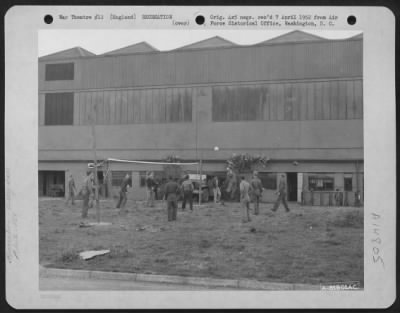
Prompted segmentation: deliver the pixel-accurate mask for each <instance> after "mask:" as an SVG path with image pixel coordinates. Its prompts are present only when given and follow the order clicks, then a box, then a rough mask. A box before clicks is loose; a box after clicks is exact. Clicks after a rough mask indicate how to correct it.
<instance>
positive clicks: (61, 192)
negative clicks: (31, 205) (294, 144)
mask: <svg viewBox="0 0 400 313" xmlns="http://www.w3.org/2000/svg"><path fill="white" fill-rule="evenodd" d="M64 196H65V172H64V171H39V197H64Z"/></svg>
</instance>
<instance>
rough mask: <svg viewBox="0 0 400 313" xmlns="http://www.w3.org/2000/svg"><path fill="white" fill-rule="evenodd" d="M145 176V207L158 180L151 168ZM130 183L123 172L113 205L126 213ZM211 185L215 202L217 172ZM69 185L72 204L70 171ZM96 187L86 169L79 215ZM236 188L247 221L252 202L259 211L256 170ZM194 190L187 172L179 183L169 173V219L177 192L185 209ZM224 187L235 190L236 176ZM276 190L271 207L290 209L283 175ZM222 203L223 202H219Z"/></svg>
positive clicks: (173, 217)
mask: <svg viewBox="0 0 400 313" xmlns="http://www.w3.org/2000/svg"><path fill="white" fill-rule="evenodd" d="M229 175H233V173H232V171H229V170H228V175H227V176H228V178H229ZM231 178H232V176H231ZM145 179H146V190H147V197H146V198H147V201H146V202H147V203H146V205H147V206H148V207H153V206H154V199H155V192H156V188H157V184H156V182H155V180H154V173H152V172H149V173H147V174H146V178H145ZM228 181H229V180H228ZM232 181H233V183H232ZM130 186H132V179H131V177H130V175H129V174H126V175H125V177H124V178H123V180H122V183H121V186H120V191H119V199H118V202H117V205H116V208H117V209H119V213H120V214H125V213H126V209H125V205H126V202H127V192H128V188H129V187H130ZM211 186H212V189H213V196H214V203H215V204H218V203H220V202H221V186H220V181H219V178H218V177H217V176H214V177H213V178H212V182H211ZM68 187H69V189H68V190H69V192H68V195H67V200H66V203H67V204H68V202H69V201H71V203H72V205H73V204H74V196H75V194H76V186H75V181H74V179H73V176H72V174H70V176H69V181H68ZM95 188H96V186H95V185H94V179H93V172H92V171H88V172H87V175H86V177H85V179H84V181H83V186H82V188H81V190H80V194H81V195H82V198H83V202H82V218H86V217H87V214H88V210H89V208H90V207H92V206H93V200H94V191H95ZM239 190H240V203H241V209H242V222H244V223H246V222H249V221H251V218H250V203H251V202H253V203H254V215H259V213H260V199H261V197H262V192H263V186H262V182H261V180H260V178H259V176H258V172H256V171H255V172H253V175H252V178H251V180H250V182H248V181H247V180H246V179H245V177H244V176H242V177H241V178H240V184H239ZM193 191H194V185H193V182H192V181H191V180H190V178H189V175H185V177H184V179H183V181H182V183H181V184H178V182H177V180H174V179H173V178H172V177H169V178H168V182H167V183H166V184H165V186H164V199H165V201H166V204H167V216H168V221H175V220H176V219H177V209H178V198H179V195H182V196H183V200H182V210H185V209H186V204H188V205H189V209H190V211H193ZM226 191H227V193H228V194H231V195H233V193H234V192H235V179H231V180H230V183H228V184H227V186H226ZM277 194H278V197H277V200H276V202H275V203H274V206H273V208H272V211H276V210H277V209H278V207H279V205H280V204H281V203H282V204H283V206H284V207H285V209H286V211H287V212H289V211H290V209H289V207H288V205H287V203H286V181H285V176H284V175H282V177H281V179H280V181H279V187H278V192H277ZM222 204H224V203H223V202H222Z"/></svg>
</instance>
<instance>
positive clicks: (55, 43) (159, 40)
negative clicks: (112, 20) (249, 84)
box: [38, 29, 361, 57]
mask: <svg viewBox="0 0 400 313" xmlns="http://www.w3.org/2000/svg"><path fill="white" fill-rule="evenodd" d="M291 31H293V30H156V29H154V30H126V29H121V30H115V29H109V30H97V29H96V30H82V29H81V30H59V29H58V30H41V31H39V38H38V54H39V57H41V56H44V55H48V54H51V53H55V52H58V51H62V50H65V49H70V48H72V47H82V48H84V49H86V50H89V51H90V52H93V53H95V54H103V53H105V52H108V51H112V50H116V49H120V48H123V47H126V46H129V45H132V44H135V43H139V42H143V41H144V42H147V43H148V44H150V45H151V46H153V47H154V48H156V49H158V50H160V51H168V50H173V49H176V48H179V47H182V46H186V45H190V44H192V43H195V42H198V41H201V40H205V39H207V38H210V37H214V36H220V37H222V38H224V39H227V40H229V41H232V42H233V43H236V44H238V45H252V44H256V43H260V42H262V41H265V40H268V39H271V38H274V37H277V36H280V35H283V34H285V33H288V32H291ZM306 32H307V33H310V34H313V35H317V36H320V37H323V38H327V39H345V38H349V37H353V36H356V35H358V34H360V33H361V31H321V30H317V31H306Z"/></svg>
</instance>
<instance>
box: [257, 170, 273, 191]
mask: <svg viewBox="0 0 400 313" xmlns="http://www.w3.org/2000/svg"><path fill="white" fill-rule="evenodd" d="M258 176H259V178H260V180H261V183H262V185H263V187H264V188H265V189H269V190H276V188H277V185H276V173H259V175H258Z"/></svg>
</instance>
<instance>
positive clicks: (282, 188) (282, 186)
mask: <svg viewBox="0 0 400 313" xmlns="http://www.w3.org/2000/svg"><path fill="white" fill-rule="evenodd" d="M281 202H282V204H283V206H284V207H285V209H286V212H289V211H290V209H289V207H288V205H287V203H286V180H285V174H282V175H281V180H280V181H279V189H278V198H277V199H276V202H275V204H274V207H273V208H272V211H274V212H275V211H276V210H278V207H279V205H280V204H281Z"/></svg>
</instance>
